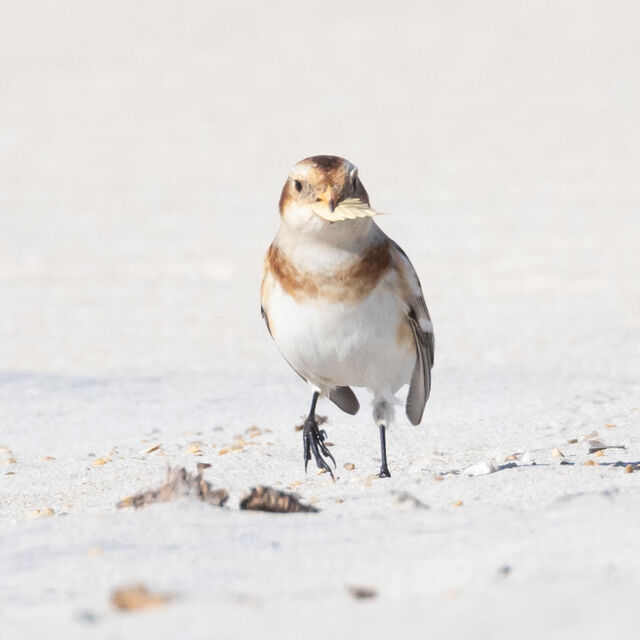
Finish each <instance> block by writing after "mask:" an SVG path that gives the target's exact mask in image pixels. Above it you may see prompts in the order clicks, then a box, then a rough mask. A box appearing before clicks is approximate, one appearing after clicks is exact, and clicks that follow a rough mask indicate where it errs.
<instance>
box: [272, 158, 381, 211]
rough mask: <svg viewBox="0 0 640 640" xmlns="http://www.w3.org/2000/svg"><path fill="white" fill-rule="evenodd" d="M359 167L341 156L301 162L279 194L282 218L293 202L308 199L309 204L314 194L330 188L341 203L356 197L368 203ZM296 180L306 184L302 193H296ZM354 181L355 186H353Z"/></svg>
mask: <svg viewBox="0 0 640 640" xmlns="http://www.w3.org/2000/svg"><path fill="white" fill-rule="evenodd" d="M357 171H358V168H357V167H356V166H355V165H354V164H352V163H351V162H349V161H348V160H345V159H344V158H340V157H339V156H324V155H322V156H311V157H309V158H305V159H304V160H301V161H300V162H298V163H297V164H296V165H295V167H294V168H293V169H292V171H291V173H290V174H289V176H288V178H287V181H286V182H285V184H284V187H283V188H282V193H281V195H280V205H279V206H280V215H282V213H283V211H284V208H285V207H286V206H287V204H289V203H290V202H292V201H296V200H298V199H301V200H302V201H303V202H304V201H306V200H308V202H309V204H311V202H312V201H313V199H314V197H313V196H314V193H316V192H323V191H324V190H325V189H326V188H327V187H331V188H332V189H333V190H334V191H335V193H336V196H337V198H338V201H340V200H343V199H345V198H357V199H359V200H360V201H362V202H363V203H366V204H369V196H368V194H367V191H366V189H365V188H364V185H363V184H362V182H361V181H360V178H359V177H357ZM297 180H300V181H302V182H304V186H305V189H304V191H303V192H300V193H299V192H297V191H296V188H295V183H296V181H297ZM353 180H355V185H354V184H353Z"/></svg>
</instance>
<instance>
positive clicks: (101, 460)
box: [92, 458, 109, 467]
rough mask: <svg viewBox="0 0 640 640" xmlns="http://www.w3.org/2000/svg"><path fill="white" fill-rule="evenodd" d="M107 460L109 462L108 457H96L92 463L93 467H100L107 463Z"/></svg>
mask: <svg viewBox="0 0 640 640" xmlns="http://www.w3.org/2000/svg"><path fill="white" fill-rule="evenodd" d="M107 462H109V459H108V458H96V459H95V460H94V461H93V463H92V464H93V466H94V467H100V466H102V465H103V464H107Z"/></svg>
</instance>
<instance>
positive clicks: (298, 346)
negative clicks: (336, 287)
mask: <svg viewBox="0 0 640 640" xmlns="http://www.w3.org/2000/svg"><path fill="white" fill-rule="evenodd" d="M268 314H269V322H270V326H271V331H272V333H273V338H274V340H275V342H276V344H277V345H278V348H279V349H280V352H281V353H282V355H283V356H284V357H285V358H286V359H287V361H288V362H289V363H290V364H291V366H292V367H293V368H294V369H295V370H296V371H298V372H299V373H300V374H301V375H303V376H304V377H305V378H306V379H307V380H308V381H309V382H311V383H313V384H315V385H317V386H318V387H320V388H322V389H325V388H330V387H336V386H354V387H367V388H369V389H371V390H373V391H374V393H378V394H381V395H385V396H386V395H389V394H392V393H395V392H396V391H397V390H398V389H399V388H400V387H401V386H402V385H403V384H408V383H409V381H410V378H411V373H412V371H413V367H414V364H415V360H416V352H415V347H414V345H413V344H407V342H403V343H401V342H399V339H398V335H399V334H398V332H399V327H400V325H401V323H404V322H406V318H405V310H404V309H403V308H402V306H401V304H400V303H399V301H398V299H397V298H396V297H395V296H393V293H392V290H391V289H390V287H389V286H388V283H385V281H384V280H383V281H381V282H380V283H379V284H378V286H377V287H376V288H375V289H374V290H373V291H372V292H371V293H370V294H369V295H368V296H367V297H366V298H365V299H363V300H361V301H359V302H357V303H353V304H352V303H343V302H330V301H327V300H319V301H315V302H308V303H302V302H298V301H296V300H295V299H294V298H292V297H291V296H289V295H287V294H285V293H284V292H283V290H282V289H281V287H280V285H279V284H277V283H274V286H273V289H272V292H271V295H270V299H269V309H268Z"/></svg>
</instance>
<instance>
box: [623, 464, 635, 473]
mask: <svg viewBox="0 0 640 640" xmlns="http://www.w3.org/2000/svg"><path fill="white" fill-rule="evenodd" d="M624 472H625V473H633V465H632V464H628V465H627V466H626V467H625V468H624Z"/></svg>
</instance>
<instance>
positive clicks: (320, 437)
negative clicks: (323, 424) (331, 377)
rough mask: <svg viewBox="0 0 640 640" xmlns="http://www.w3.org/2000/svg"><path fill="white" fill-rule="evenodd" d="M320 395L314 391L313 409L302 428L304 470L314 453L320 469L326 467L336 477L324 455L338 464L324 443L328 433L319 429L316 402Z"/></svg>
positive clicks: (334, 463) (305, 470)
mask: <svg viewBox="0 0 640 640" xmlns="http://www.w3.org/2000/svg"><path fill="white" fill-rule="evenodd" d="M319 396H320V394H319V393H318V392H317V391H315V392H314V393H313V398H312V399H311V410H310V411H309V415H308V416H307V419H306V420H305V421H304V427H303V428H302V445H303V449H304V472H305V473H306V472H307V464H308V463H309V460H311V453H313V457H314V458H315V459H316V464H317V465H318V469H324V470H325V471H327V472H328V473H329V474H330V475H331V478H332V479H335V478H334V477H333V472H332V471H331V468H330V467H329V465H328V464H327V461H326V460H325V459H324V458H323V457H322V456H325V457H327V458H331V461H332V462H333V466H334V467H335V466H336V461H335V460H334V458H333V456H332V455H331V452H330V451H329V449H327V446H326V445H325V444H324V441H325V439H326V437H327V433H326V431H325V430H324V429H318V423H317V422H316V404H317V403H318V398H319Z"/></svg>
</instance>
